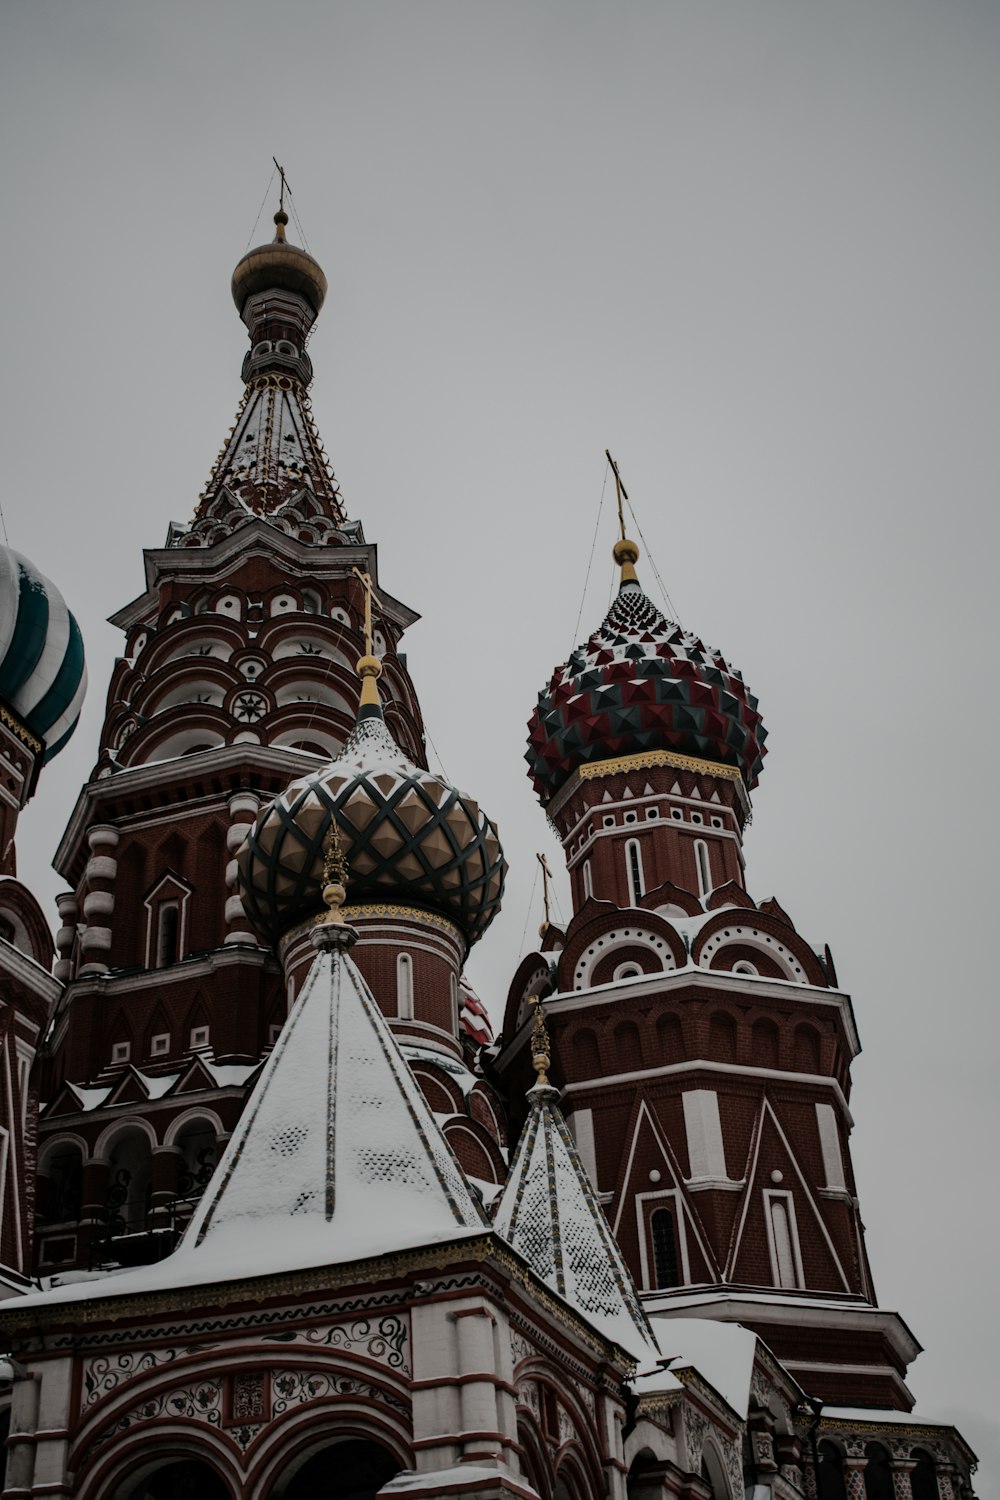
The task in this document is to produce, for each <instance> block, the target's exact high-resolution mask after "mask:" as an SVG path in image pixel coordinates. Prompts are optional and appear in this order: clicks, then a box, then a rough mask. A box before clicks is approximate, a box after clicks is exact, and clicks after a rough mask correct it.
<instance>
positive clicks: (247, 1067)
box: [201, 1057, 260, 1089]
mask: <svg viewBox="0 0 1000 1500" xmlns="http://www.w3.org/2000/svg"><path fill="white" fill-rule="evenodd" d="M201 1063H202V1066H203V1067H204V1069H205V1072H206V1073H207V1074H208V1075H209V1076H210V1077H211V1078H212V1079H213V1080H214V1081H215V1083H216V1084H217V1085H218V1087H219V1088H220V1089H226V1088H232V1087H233V1086H234V1085H236V1086H238V1085H239V1084H241V1083H246V1081H247V1079H248V1078H249V1077H250V1074H251V1073H256V1071H257V1069H258V1068H259V1067H260V1063H256V1062H253V1063H216V1062H210V1061H209V1060H208V1058H207V1057H203V1058H202V1059H201Z"/></svg>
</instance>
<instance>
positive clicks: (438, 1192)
mask: <svg viewBox="0 0 1000 1500" xmlns="http://www.w3.org/2000/svg"><path fill="white" fill-rule="evenodd" d="M331 933H333V934H334V935H333V936H329V934H331ZM344 933H347V934H348V937H347V938H346V939H345V938H344V937H343V936H342V934H344ZM317 937H318V944H320V945H322V946H320V951H319V952H318V953H317V956H316V958H315V960H314V961H313V965H312V968H311V969H310V971H309V975H308V977H307V979H306V982H305V984H304V985H303V987H302V990H301V992H300V994H299V997H298V999H297V1001H296V1002H295V1005H294V1006H293V1008H292V1011H291V1014H290V1015H289V1017H288V1020H287V1021H286V1022H285V1025H284V1027H283V1028H282V1031H281V1035H280V1036H279V1038H278V1040H277V1042H276V1043H275V1046H274V1050H273V1051H272V1053H271V1055H270V1057H269V1058H268V1060H267V1062H266V1063H265V1065H264V1068H263V1070H262V1072H261V1075H260V1078H259V1080H258V1083H257V1086H256V1088H255V1090H254V1092H253V1094H252V1095H251V1097H250V1100H249V1102H248V1104H247V1107H246V1109H245V1110H244V1111H243V1114H242V1115H241V1116H240V1120H239V1124H238V1125H237V1127H236V1130H235V1132H234V1134H233V1136H232V1138H231V1140H230V1141H229V1144H228V1146H227V1147H226V1151H225V1153H224V1154H223V1157H222V1160H221V1161H220V1163H219V1165H218V1167H217V1168H216V1170H215V1173H214V1174H213V1177H212V1180H211V1182H210V1183H209V1185H208V1187H207V1188H206V1190H205V1194H204V1197H203V1198H202V1199H201V1201H200V1203H199V1204H198V1206H197V1208H196V1209H195V1212H194V1214H193V1215H192V1218H191V1222H190V1224H189V1225H188V1228H187V1230H186V1231H185V1234H184V1238H183V1239H182V1241H181V1243H180V1244H179V1245H178V1247H177V1249H176V1250H175V1251H174V1253H173V1255H170V1256H168V1257H167V1258H166V1259H165V1260H162V1261H160V1262H159V1263H158V1264H157V1265H154V1266H145V1267H143V1268H141V1269H140V1270H136V1271H131V1272H125V1273H123V1274H121V1275H116V1276H113V1277H106V1278H102V1279H101V1280H100V1281H98V1282H88V1283H86V1284H83V1285H73V1286H63V1287H58V1288H54V1289H53V1290H52V1291H50V1292H46V1293H42V1294H39V1295H32V1296H29V1297H27V1298H25V1299H22V1301H21V1302H20V1303H19V1304H18V1305H19V1307H20V1306H28V1305H42V1304H49V1305H51V1304H55V1303H66V1302H77V1301H82V1300H90V1299H94V1298H101V1297H107V1296H109V1295H115V1296H125V1295H127V1294H129V1293H135V1292H140V1291H141V1292H149V1291H158V1290H165V1289H167V1288H176V1287H193V1286H203V1285H205V1284H206V1283H212V1282H216V1281H218V1282H223V1281H233V1280H240V1281H242V1280H244V1279H246V1278H248V1277H254V1276H268V1275H280V1274H281V1273H282V1272H285V1271H292V1270H296V1271H297V1270H304V1269H307V1268H310V1267H318V1266H327V1265H340V1264H344V1263H347V1262H351V1261H356V1260H365V1259H368V1258H370V1257H374V1256H379V1255H385V1254H391V1253H394V1252H396V1251H399V1250H404V1249H406V1250H409V1249H417V1248H419V1247H422V1246H426V1245H436V1244H443V1243H446V1242H450V1241H455V1240H460V1239H462V1238H463V1237H473V1236H477V1235H482V1234H483V1233H484V1232H486V1231H487V1230H488V1223H487V1220H486V1217H485V1215H484V1213H483V1211H482V1209H481V1207H480V1205H479V1203H478V1200H477V1198H476V1195H475V1192H474V1191H473V1189H472V1188H471V1187H470V1185H469V1183H468V1181H467V1179H466V1177H465V1174H464V1173H463V1171H462V1169H461V1167H460V1166H459V1164H458V1162H457V1161H456V1159H455V1157H454V1156H453V1155H452V1152H451V1150H450V1148H449V1146H448V1144H447V1142H446V1141H445V1139H444V1136H443V1135H442V1134H441V1130H440V1128H439V1126H438V1125H437V1123H436V1121H435V1119H434V1116H433V1114H432V1113H431V1111H430V1109H429V1108H428V1106H427V1104H426V1103H425V1101H424V1097H423V1095H422V1093H421V1092H420V1088H419V1086H418V1084H417V1082H416V1080H415V1078H414V1076H413V1074H412V1073H411V1071H410V1069H409V1067H408V1065H407V1063H406V1061H405V1059H404V1057H403V1055H402V1053H401V1052H400V1050H399V1047H398V1046H397V1044H396V1041H395V1039H394V1037H393V1035H392V1033H391V1032H390V1030H389V1028H388V1026H387V1025H386V1022H385V1019H384V1018H383V1015H382V1012H381V1010H380V1009H379V1007H378V1003H377V1002H376V1000H375V998H374V996H373V995H372V992H371V990H370V989H369V988H368V986H367V984H366V983H365V981H364V979H363V978H362V977H361V974H360V973H359V972H358V969H357V968H356V966H355V964H354V963H353V961H352V960H351V958H350V957H349V956H348V953H347V944H348V943H349V941H350V939H351V937H353V934H352V933H351V931H350V929H349V928H340V929H337V930H336V931H335V929H333V928H332V927H326V928H323V929H319V932H318V934H317Z"/></svg>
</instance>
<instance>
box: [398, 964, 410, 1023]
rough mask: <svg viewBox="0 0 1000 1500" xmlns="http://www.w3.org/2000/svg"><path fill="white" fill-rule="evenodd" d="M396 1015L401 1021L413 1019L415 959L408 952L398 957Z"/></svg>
mask: <svg viewBox="0 0 1000 1500" xmlns="http://www.w3.org/2000/svg"><path fill="white" fill-rule="evenodd" d="M396 1015H397V1016H398V1017H399V1019H400V1020H401V1021H412V1020H413V959H412V958H411V957H410V955H409V954H408V953H401V954H400V955H399V957H398V958H397V959H396Z"/></svg>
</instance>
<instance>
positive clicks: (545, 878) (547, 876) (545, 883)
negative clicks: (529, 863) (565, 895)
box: [535, 854, 552, 937]
mask: <svg viewBox="0 0 1000 1500" xmlns="http://www.w3.org/2000/svg"><path fill="white" fill-rule="evenodd" d="M535 858H536V859H537V860H538V863H539V864H540V865H541V867H542V900H543V901H544V902H545V921H544V922H543V923H542V925H541V927H540V928H539V929H538V936H539V937H544V936H545V934H546V933H547V932H548V930H549V922H550V918H549V881H550V880H551V879H552V871H551V870H550V869H549V862H548V860H547V859H546V857H545V855H544V854H536V855H535Z"/></svg>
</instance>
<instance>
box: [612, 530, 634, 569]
mask: <svg viewBox="0 0 1000 1500" xmlns="http://www.w3.org/2000/svg"><path fill="white" fill-rule="evenodd" d="M614 558H615V562H616V563H617V564H618V566H619V567H621V566H622V565H623V564H624V563H637V562H638V561H639V547H638V544H637V543H636V542H632V541H630V540H629V538H628V537H627V536H623V537H622V539H621V541H620V542H615V547H614Z"/></svg>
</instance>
